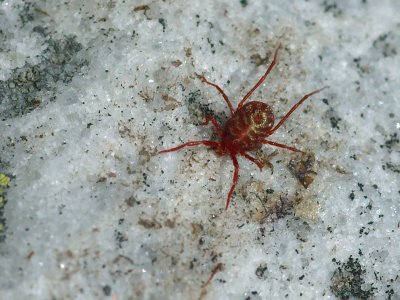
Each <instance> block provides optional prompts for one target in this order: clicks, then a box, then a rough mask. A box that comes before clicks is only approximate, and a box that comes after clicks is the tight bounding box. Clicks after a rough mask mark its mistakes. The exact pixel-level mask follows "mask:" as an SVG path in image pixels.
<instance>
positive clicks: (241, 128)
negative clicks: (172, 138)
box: [159, 45, 326, 209]
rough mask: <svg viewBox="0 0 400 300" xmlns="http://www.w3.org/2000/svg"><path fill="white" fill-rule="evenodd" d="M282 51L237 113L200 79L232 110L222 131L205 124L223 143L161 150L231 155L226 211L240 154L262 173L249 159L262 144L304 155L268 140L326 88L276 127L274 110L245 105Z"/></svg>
mask: <svg viewBox="0 0 400 300" xmlns="http://www.w3.org/2000/svg"><path fill="white" fill-rule="evenodd" d="M279 49H280V45H279V46H278V48H277V49H276V50H275V54H274V59H273V60H272V62H271V64H270V65H269V67H268V69H267V71H266V72H265V74H264V75H263V76H262V77H261V78H260V79H259V80H258V82H257V83H256V85H255V86H254V87H253V88H252V89H251V90H250V91H249V92H248V93H247V94H246V95H245V96H244V97H243V99H242V100H241V101H240V102H239V104H238V107H237V108H236V110H235V109H234V108H233V105H232V103H231V102H230V100H229V98H228V96H226V94H225V93H224V91H223V90H222V89H221V88H220V87H219V86H218V85H216V84H214V83H212V82H209V81H208V80H207V79H206V78H204V77H201V80H202V81H203V82H205V83H207V84H209V85H211V86H213V87H215V88H216V89H217V91H218V92H219V93H220V94H221V95H222V97H223V98H224V100H225V101H226V103H227V105H228V107H229V109H230V111H231V115H232V116H231V118H230V119H229V120H228V121H227V122H226V123H225V126H224V128H223V129H222V128H221V126H220V125H219V123H218V121H217V120H215V119H214V118H213V117H212V116H207V117H206V120H205V121H206V122H205V123H206V124H208V123H209V122H211V123H212V124H213V126H214V128H215V130H216V131H217V133H218V135H219V136H220V138H221V141H219V142H217V141H208V140H205V141H191V142H187V143H184V144H182V145H180V146H177V147H174V148H171V149H167V150H162V151H160V152H159V154H161V153H167V152H173V151H177V150H179V149H182V148H184V147H190V146H197V145H205V146H209V147H212V148H214V149H215V151H216V153H217V154H218V155H229V156H230V157H231V160H232V162H233V165H234V168H235V169H234V174H233V182H232V185H231V188H230V190H229V193H228V198H227V200H226V205H225V209H227V208H228V206H229V203H230V200H231V197H232V194H233V191H234V190H235V186H236V184H237V181H238V178H239V163H238V160H237V155H241V156H243V157H245V158H246V159H248V160H250V161H251V162H253V163H255V164H256V165H257V166H258V167H259V168H260V171H261V170H262V168H263V165H262V164H261V163H260V162H259V161H258V160H257V159H256V158H254V157H252V156H250V155H249V154H247V153H246V152H248V151H252V150H255V149H258V148H260V147H261V146H262V144H269V145H272V146H276V147H280V148H284V149H287V150H291V151H295V152H302V151H301V150H298V149H296V148H294V147H291V146H287V145H284V144H279V143H276V142H273V141H269V140H266V138H267V137H268V136H270V135H272V134H273V133H274V132H275V131H276V130H277V129H278V128H279V127H281V126H282V124H283V123H284V122H285V121H286V120H287V119H288V118H289V116H290V115H291V114H292V113H293V112H294V111H295V110H296V109H297V108H298V107H299V106H300V105H301V104H302V103H303V102H304V101H305V100H306V99H308V98H309V97H311V96H312V95H314V94H316V93H319V92H320V91H322V90H323V89H325V88H326V87H323V88H321V89H318V90H315V91H313V92H311V93H309V94H306V95H304V96H303V97H302V98H301V99H300V100H299V101H298V102H297V103H296V104H295V105H294V106H293V107H292V108H291V109H290V110H289V112H288V113H287V114H286V115H285V116H284V117H283V118H282V119H281V120H280V121H279V123H278V124H277V125H275V127H274V121H275V116H274V113H273V111H272V109H271V107H270V106H269V105H268V104H266V103H264V102H260V101H252V102H248V103H246V104H245V102H246V100H247V99H248V98H249V97H250V96H251V94H252V93H253V92H254V91H255V90H256V89H257V88H258V87H259V86H260V85H261V84H262V83H263V82H264V80H265V78H267V76H268V74H269V73H270V72H271V70H272V68H273V67H274V65H275V64H276V59H277V55H278V51H279Z"/></svg>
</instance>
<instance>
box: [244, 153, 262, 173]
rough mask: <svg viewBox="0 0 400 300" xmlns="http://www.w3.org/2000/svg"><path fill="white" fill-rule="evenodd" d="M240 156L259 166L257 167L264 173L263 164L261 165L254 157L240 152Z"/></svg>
mask: <svg viewBox="0 0 400 300" xmlns="http://www.w3.org/2000/svg"><path fill="white" fill-rule="evenodd" d="M240 155H242V156H243V157H245V158H247V159H248V160H249V161H251V162H252V163H255V164H256V165H257V167H258V168H259V169H260V171H262V168H263V164H262V163H260V162H259V161H258V160H257V159H256V158H255V157H252V156H250V155H248V154H247V153H246V152H240Z"/></svg>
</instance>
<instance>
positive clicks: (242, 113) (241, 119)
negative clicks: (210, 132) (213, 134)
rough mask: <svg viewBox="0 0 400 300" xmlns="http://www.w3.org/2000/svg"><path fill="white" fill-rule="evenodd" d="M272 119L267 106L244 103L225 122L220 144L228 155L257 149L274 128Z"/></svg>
mask: <svg viewBox="0 0 400 300" xmlns="http://www.w3.org/2000/svg"><path fill="white" fill-rule="evenodd" d="M274 119H275V118H274V114H273V112H272V109H271V107H270V106H269V105H268V104H265V103H263V102H258V101H253V102H249V103H246V104H245V105H244V106H243V107H242V108H240V109H239V110H237V111H236V113H235V114H234V116H233V117H232V118H230V119H229V120H228V121H227V122H226V124H225V129H224V134H223V136H222V143H223V144H224V145H225V147H227V148H228V149H229V151H228V152H230V153H237V152H239V153H240V152H242V151H252V150H255V149H258V148H260V147H261V145H262V143H261V140H262V139H263V138H265V137H266V136H268V132H269V131H270V130H271V128H272V126H274Z"/></svg>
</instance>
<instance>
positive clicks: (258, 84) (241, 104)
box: [237, 44, 281, 109]
mask: <svg viewBox="0 0 400 300" xmlns="http://www.w3.org/2000/svg"><path fill="white" fill-rule="evenodd" d="M280 48H281V44H279V45H278V48H276V50H275V54H274V59H273V60H272V62H271V64H270V65H269V67H268V69H267V71H266V72H265V74H264V75H263V76H262V77H261V78H260V80H258V81H257V83H256V85H255V86H253V88H252V89H251V90H250V91H249V92H248V93H247V94H246V95H245V96H244V97H243V99H242V100H241V101H240V103H239V105H238V107H237V109H240V108H241V107H242V106H243V104H244V102H245V101H246V100H247V99H248V98H249V97H250V96H251V94H253V92H254V91H255V90H256V89H257V88H258V87H259V86H260V84H262V83H263V82H264V80H265V78H267V76H268V74H269V73H270V72H271V70H272V69H273V67H274V66H275V64H276V58H277V56H278V51H279V49H280Z"/></svg>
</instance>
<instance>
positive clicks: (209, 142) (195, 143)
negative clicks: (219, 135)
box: [158, 141, 220, 154]
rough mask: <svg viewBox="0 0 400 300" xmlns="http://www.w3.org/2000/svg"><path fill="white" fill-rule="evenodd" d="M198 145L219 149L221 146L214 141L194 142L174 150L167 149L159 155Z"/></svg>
mask: <svg viewBox="0 0 400 300" xmlns="http://www.w3.org/2000/svg"><path fill="white" fill-rule="evenodd" d="M197 145H205V146H210V147H213V148H218V146H219V145H220V143H217V142H213V141H193V142H187V143H185V144H182V145H180V146H178V147H174V148H170V149H166V150H162V151H160V152H158V154H162V153H167V152H173V151H177V150H179V149H182V148H184V147H191V146H197Z"/></svg>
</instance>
